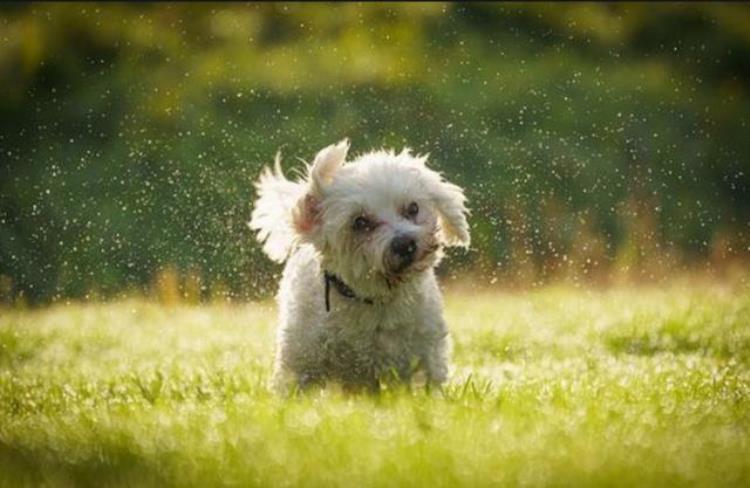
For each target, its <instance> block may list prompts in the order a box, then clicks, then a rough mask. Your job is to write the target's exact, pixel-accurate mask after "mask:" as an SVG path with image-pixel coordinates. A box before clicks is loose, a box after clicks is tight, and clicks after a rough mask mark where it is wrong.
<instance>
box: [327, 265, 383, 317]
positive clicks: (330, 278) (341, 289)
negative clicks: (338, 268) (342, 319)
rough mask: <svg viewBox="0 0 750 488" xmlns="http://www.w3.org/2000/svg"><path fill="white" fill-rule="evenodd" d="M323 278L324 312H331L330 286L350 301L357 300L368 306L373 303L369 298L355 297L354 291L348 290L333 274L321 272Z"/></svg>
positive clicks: (347, 286)
mask: <svg viewBox="0 0 750 488" xmlns="http://www.w3.org/2000/svg"><path fill="white" fill-rule="evenodd" d="M323 277H324V281H325V285H326V292H325V293H326V312H330V311H331V300H330V293H331V285H333V287H334V288H336V291H338V292H339V294H340V295H341V296H343V297H346V298H349V299H350V300H357V301H360V302H362V303H366V304H368V305H372V304H373V303H374V302H373V301H372V299H371V298H363V297H360V296H357V294H356V293H354V290H352V289H351V288H349V285H347V284H346V283H344V282H343V281H341V278H339V277H338V276H336V275H335V274H333V273H329V272H328V271H324V272H323Z"/></svg>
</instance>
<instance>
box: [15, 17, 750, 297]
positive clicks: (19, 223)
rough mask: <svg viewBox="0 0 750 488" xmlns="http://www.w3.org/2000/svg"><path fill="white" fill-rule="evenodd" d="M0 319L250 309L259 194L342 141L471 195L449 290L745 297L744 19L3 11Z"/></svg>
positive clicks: (749, 244)
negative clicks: (143, 300)
mask: <svg viewBox="0 0 750 488" xmlns="http://www.w3.org/2000/svg"><path fill="white" fill-rule="evenodd" d="M0 87H2V88H0V301H13V302H19V301H20V302H23V303H38V302H48V301H51V300H57V299H68V298H71V299H78V298H87V299H104V298H108V297H116V296H120V295H128V294H144V293H145V294H155V295H156V296H159V297H161V298H162V299H163V300H188V301H200V300H211V299H217V298H221V299H227V298H228V299H251V298H262V297H268V296H269V295H270V294H272V293H273V291H274V290H275V286H276V284H275V277H276V276H277V275H278V273H279V271H280V267H279V266H278V265H274V264H272V263H270V262H269V261H268V260H267V259H266V258H265V257H264V256H263V255H262V254H261V252H260V249H259V247H258V246H257V244H256V243H255V241H254V236H253V235H252V233H251V232H250V230H249V229H248V227H247V225H246V224H247V221H248V220H249V217H250V212H251V208H252V199H253V194H254V189H253V187H252V184H251V183H252V181H253V180H254V179H255V178H256V177H257V175H258V173H259V171H260V169H261V167H262V166H263V165H266V164H268V163H270V162H271V161H272V158H273V155H274V153H275V152H276V151H277V150H278V149H281V151H282V154H283V156H285V161H286V167H287V168H290V167H299V166H300V165H301V163H300V162H299V161H298V159H297V158H303V159H305V160H310V159H311V158H312V156H313V155H314V154H315V152H316V151H317V150H319V149H320V148H322V147H324V146H326V145H328V144H331V143H333V142H336V141H338V140H340V139H341V138H343V137H349V138H350V139H351V141H352V144H353V146H352V151H353V152H354V153H359V152H363V151H366V150H369V149H373V148H379V147H382V146H386V147H394V148H396V149H400V148H401V147H403V146H404V145H407V146H409V147H411V148H413V149H415V150H416V151H418V152H423V153H429V154H430V155H431V161H432V166H433V167H435V168H438V169H440V170H441V171H444V172H445V174H446V175H447V176H448V178H449V179H450V180H452V181H454V182H455V183H457V184H460V185H461V186H463V187H465V188H466V191H467V194H468V197H469V200H470V206H471V208H472V211H473V215H472V218H471V225H472V237H473V243H472V249H471V250H470V251H469V252H461V251H458V252H451V253H450V254H451V256H450V259H448V260H446V261H445V262H444V264H443V265H441V268H440V274H441V275H442V276H443V279H444V280H445V281H447V282H452V281H456V282H462V281H471V282H472V283H473V284H475V285H477V286H485V285H487V286H504V287H528V286H541V285H544V284H548V283H556V282H574V283H579V284H591V285H593V286H600V285H607V284H610V283H614V282H622V281H626V282H644V281H658V280H661V279H664V277H668V276H672V275H674V274H680V273H688V272H698V273H709V274H717V275H721V274H725V273H735V274H737V273H739V274H741V275H743V276H744V274H743V273H745V270H747V269H748V267H747V263H748V261H750V259H749V257H750V174H749V173H750V161H748V160H749V156H750V126H749V125H748V123H749V122H750V6H748V5H747V4H711V3H699V4H692V3H684V4H645V3H640V4H632V5H631V4H623V3H617V4H615V3H598V4H597V3H585V4H578V3H560V4H542V3H530V4H516V3H514V4H458V3H451V4H447V3H446V4H443V3H420V4H394V3H384V4H376V3H363V4H353V3H351V4H302V3H295V4H237V3H233V4H191V3H176V4H169V3H159V4H148V3H136V4H115V3H112V4H110V3H100V4H96V3H87V4H56V3H48V4H26V3H19V4H7V3H6V4H3V5H2V6H0Z"/></svg>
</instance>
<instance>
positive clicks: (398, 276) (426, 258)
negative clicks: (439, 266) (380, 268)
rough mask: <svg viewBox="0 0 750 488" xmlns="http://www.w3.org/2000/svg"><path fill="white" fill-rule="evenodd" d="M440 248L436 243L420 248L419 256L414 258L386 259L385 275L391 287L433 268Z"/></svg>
mask: <svg viewBox="0 0 750 488" xmlns="http://www.w3.org/2000/svg"><path fill="white" fill-rule="evenodd" d="M438 249H440V245H439V244H437V243H434V244H430V245H429V246H426V247H424V248H422V249H420V250H419V251H418V253H417V256H416V257H415V258H414V259H412V260H399V259H393V258H391V259H386V262H385V266H384V268H385V270H386V272H385V273H384V275H385V276H384V277H385V280H386V283H387V284H388V286H389V288H390V287H393V286H396V285H398V284H399V283H403V282H404V281H406V280H408V279H409V277H411V276H413V275H415V274H418V273H421V272H423V271H426V270H428V269H429V268H431V267H432V266H433V264H434V257H435V253H437V251H438Z"/></svg>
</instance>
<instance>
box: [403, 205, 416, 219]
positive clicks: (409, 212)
mask: <svg viewBox="0 0 750 488" xmlns="http://www.w3.org/2000/svg"><path fill="white" fill-rule="evenodd" d="M418 213H419V205H417V202H411V203H410V204H409V206H407V207H406V210H405V211H404V215H406V216H407V217H409V218H410V219H413V218H414V217H416V216H417V214H418Z"/></svg>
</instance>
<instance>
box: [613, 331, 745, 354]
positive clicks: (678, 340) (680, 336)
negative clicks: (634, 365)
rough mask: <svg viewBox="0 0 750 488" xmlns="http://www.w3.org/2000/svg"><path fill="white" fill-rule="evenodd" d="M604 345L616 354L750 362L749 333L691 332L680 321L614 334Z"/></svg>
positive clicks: (615, 332)
mask: <svg viewBox="0 0 750 488" xmlns="http://www.w3.org/2000/svg"><path fill="white" fill-rule="evenodd" d="M604 342H605V344H606V346H607V348H608V349H609V350H610V351H612V352H613V353H615V354H630V355H634V356H653V355H656V354H661V353H672V354H701V355H703V356H714V357H718V358H727V359H728V358H735V359H738V360H741V361H747V360H750V336H748V334H747V332H746V331H745V330H736V329H727V330H719V331H717V330H714V331H712V332H711V333H710V334H705V333H698V332H695V331H691V330H688V329H687V328H685V327H683V326H681V324H680V323H678V322H665V323H664V324H662V325H661V326H659V327H657V328H655V329H653V330H650V331H642V330H641V331H637V330H633V329H630V330H629V331H622V330H620V331H613V332H611V333H610V334H608V335H607V336H605V338H604Z"/></svg>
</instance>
